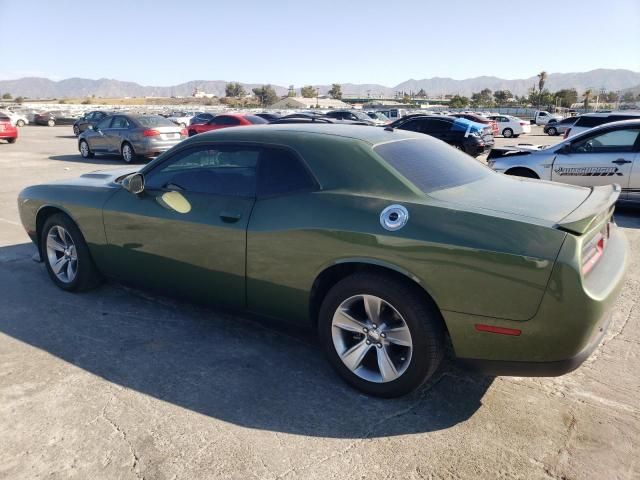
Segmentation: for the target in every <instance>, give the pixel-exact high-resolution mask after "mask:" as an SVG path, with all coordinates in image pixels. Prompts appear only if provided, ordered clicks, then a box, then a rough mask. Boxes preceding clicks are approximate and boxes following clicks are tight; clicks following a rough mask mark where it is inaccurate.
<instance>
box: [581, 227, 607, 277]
mask: <svg viewBox="0 0 640 480" xmlns="http://www.w3.org/2000/svg"><path fill="white" fill-rule="evenodd" d="M610 228H611V223H607V224H606V225H605V227H604V228H603V229H602V230H601V231H599V232H598V233H596V234H595V235H594V236H593V238H592V239H591V240H589V241H588V242H587V243H585V244H584V246H583V247H582V274H583V275H586V274H587V273H589V272H590V271H591V269H592V268H593V267H594V266H595V265H596V263H598V260H600V258H601V257H602V254H603V252H604V249H605V247H606V246H607V241H608V239H609V231H610Z"/></svg>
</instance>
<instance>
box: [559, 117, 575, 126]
mask: <svg viewBox="0 0 640 480" xmlns="http://www.w3.org/2000/svg"><path fill="white" fill-rule="evenodd" d="M576 120H577V118H576V117H567V118H565V119H563V120H561V121H560V123H561V124H563V125H567V124H573V123H576Z"/></svg>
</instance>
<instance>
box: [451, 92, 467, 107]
mask: <svg viewBox="0 0 640 480" xmlns="http://www.w3.org/2000/svg"><path fill="white" fill-rule="evenodd" d="M467 105H469V99H468V98H467V97H461V96H460V95H454V96H453V97H451V100H449V106H450V107H451V108H465V107H466V106H467Z"/></svg>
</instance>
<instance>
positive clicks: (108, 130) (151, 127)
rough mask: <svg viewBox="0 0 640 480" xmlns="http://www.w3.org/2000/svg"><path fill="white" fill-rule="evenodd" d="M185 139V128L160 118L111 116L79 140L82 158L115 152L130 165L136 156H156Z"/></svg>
mask: <svg viewBox="0 0 640 480" xmlns="http://www.w3.org/2000/svg"><path fill="white" fill-rule="evenodd" d="M186 137H187V129H186V128H182V127H180V126H179V125H176V124H175V123H173V122H172V121H171V120H168V119H166V118H164V117H161V116H160V115H120V114H116V115H110V116H108V117H105V118H103V119H102V120H101V121H100V122H99V123H98V124H97V125H96V126H95V127H89V128H87V130H85V131H84V132H82V133H81V134H80V137H79V138H78V150H80V154H81V155H82V157H83V158H92V157H93V156H94V155H95V154H96V153H112V154H113V153H115V154H119V155H120V156H121V157H122V159H123V160H124V161H125V162H127V163H131V162H132V161H134V160H135V159H136V157H155V156H157V155H159V154H161V153H162V152H165V151H167V150H169V149H170V148H171V147H173V146H175V145H177V144H178V143H180V142H181V141H182V140H184V139H185V138H186Z"/></svg>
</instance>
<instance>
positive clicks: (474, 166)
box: [374, 137, 494, 193]
mask: <svg viewBox="0 0 640 480" xmlns="http://www.w3.org/2000/svg"><path fill="white" fill-rule="evenodd" d="M374 151H375V152H376V153H377V154H378V155H380V156H381V157H382V158H383V159H384V160H385V161H386V162H387V163H388V164H389V165H391V166H392V167H393V168H394V169H396V170H397V171H398V172H399V173H400V174H401V175H402V176H403V177H405V178H406V179H407V180H408V181H410V182H411V183H413V184H414V185H415V186H416V187H417V188H419V189H420V190H422V191H423V192H424V193H429V192H433V191H436V190H443V189H445V188H450V187H455V186H459V185H463V184H465V183H470V182H473V181H476V180H479V179H481V178H484V177H487V176H489V175H493V174H494V172H493V171H492V170H490V169H489V168H488V167H486V166H484V165H482V164H481V163H480V162H479V161H477V160H475V159H474V158H472V157H470V156H469V155H467V154H466V153H463V152H461V151H459V150H456V149H455V148H453V147H451V146H449V145H447V144H446V143H444V142H441V141H439V140H435V139H433V138H428V137H427V138H424V139H422V138H415V139H413V138H412V139H408V140H399V141H396V142H389V143H383V144H380V145H377V146H376V147H374Z"/></svg>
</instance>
